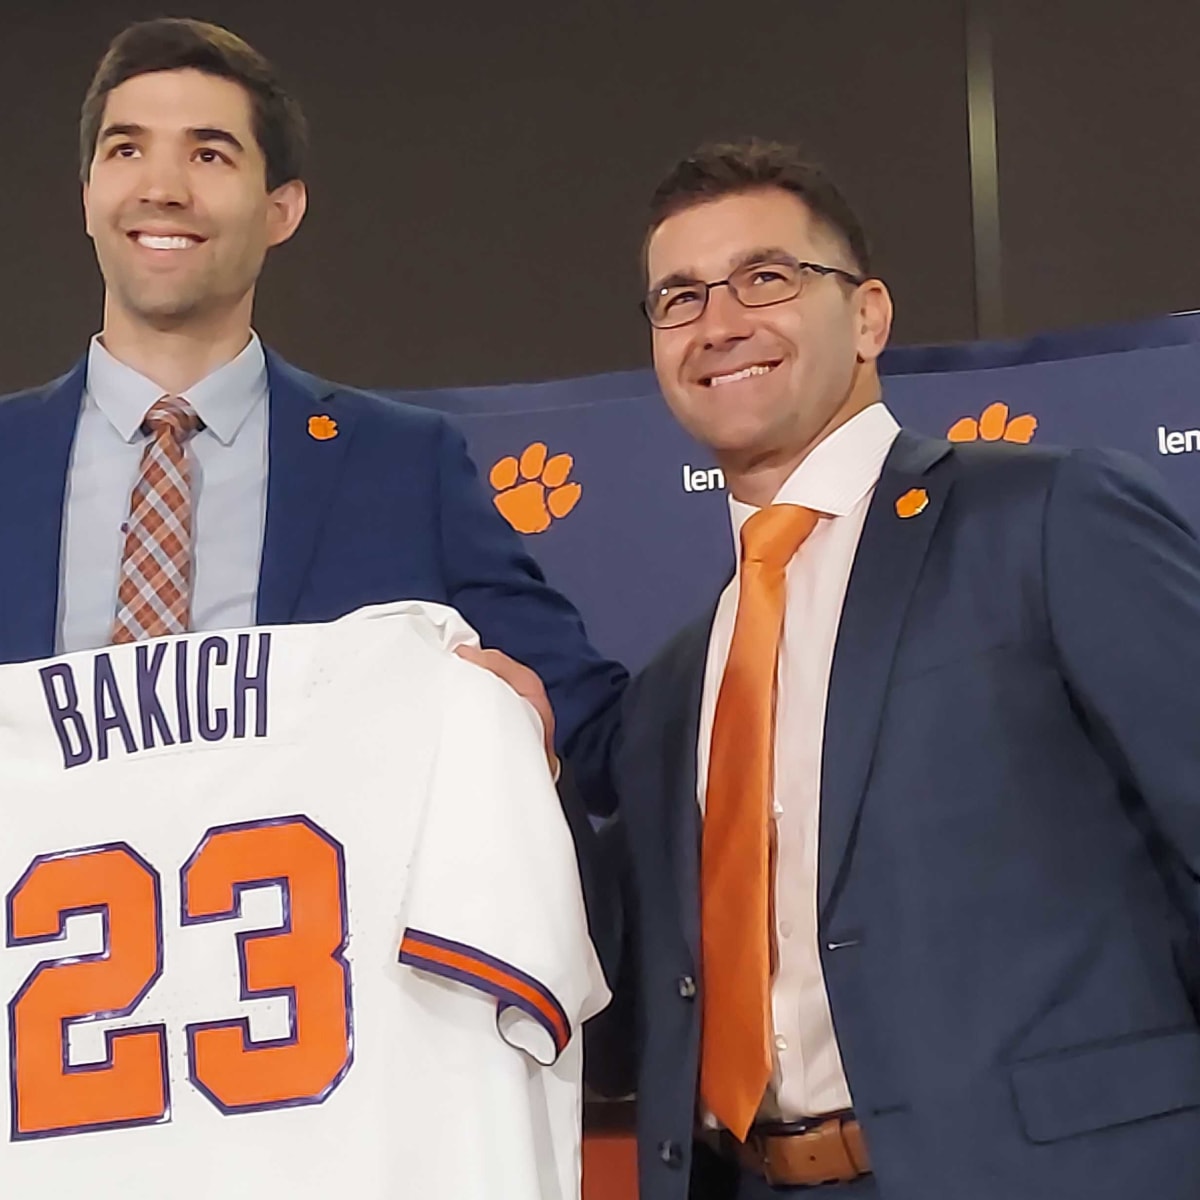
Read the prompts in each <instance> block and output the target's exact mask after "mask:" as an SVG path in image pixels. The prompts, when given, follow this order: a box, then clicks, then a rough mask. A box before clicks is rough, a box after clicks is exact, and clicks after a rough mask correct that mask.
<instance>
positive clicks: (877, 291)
mask: <svg viewBox="0 0 1200 1200" xmlns="http://www.w3.org/2000/svg"><path fill="white" fill-rule="evenodd" d="M892 313H893V310H892V295H891V293H890V292H889V291H888V289H887V284H886V283H884V282H883V280H882V279H868V280H867V282H866V283H864V284H861V285H860V286H859V289H858V313H857V319H858V330H857V339H856V340H857V345H856V349H857V351H858V358H859V361H860V362H874V361H875V360H876V359H877V358H878V357H879V356H880V355H881V354H882V353H883V349H884V347H885V346H886V345H887V342H888V337H889V335H890V334H891V332H892Z"/></svg>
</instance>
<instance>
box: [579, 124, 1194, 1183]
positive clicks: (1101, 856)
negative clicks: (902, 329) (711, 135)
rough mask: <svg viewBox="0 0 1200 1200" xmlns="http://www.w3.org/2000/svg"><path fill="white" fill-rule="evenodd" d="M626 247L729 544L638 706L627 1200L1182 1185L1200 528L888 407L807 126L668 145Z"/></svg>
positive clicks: (624, 754)
mask: <svg viewBox="0 0 1200 1200" xmlns="http://www.w3.org/2000/svg"><path fill="white" fill-rule="evenodd" d="M645 266H646V272H647V277H648V283H649V285H650V286H649V290H648V292H647V295H646V297H645V300H644V309H645V313H646V316H647V317H648V319H649V322H650V325H651V327H652V340H653V348H654V361H655V366H656V370H657V373H658V378H659V382H660V385H661V387H662V391H663V393H664V395H665V397H666V400H667V403H668V405H669V406H670V408H671V410H672V411H673V412H674V414H675V416H676V417H677V418H678V420H679V421H680V423H681V424H682V425H683V426H684V427H685V428H686V429H687V430H688V432H689V433H691V434H692V435H693V436H695V437H697V438H698V439H700V440H701V441H703V442H705V443H706V444H707V445H709V446H710V447H711V448H712V450H713V453H714V455H715V457H716V459H717V462H718V463H719V464H720V466H721V467H722V468H723V470H724V473H725V477H726V479H727V481H728V484H729V489H730V500H729V504H730V517H731V521H732V525H733V532H734V538H735V543H736V544H737V546H738V570H737V574H736V576H735V577H734V579H733V580H732V581H731V582H730V584H729V585H728V587H727V588H726V589H725V591H724V592H723V593H722V595H721V596H720V598H719V600H718V601H717V603H716V606H715V609H714V610H713V611H712V612H711V613H709V614H708V615H707V616H706V617H705V619H704V620H702V621H701V622H700V623H699V624H697V625H696V626H694V627H693V628H691V629H688V630H685V631H684V632H683V633H682V634H680V635H679V637H678V638H677V639H675V641H674V642H673V643H672V644H671V645H669V646H668V647H667V648H666V650H664V652H663V653H662V654H661V655H660V656H659V658H658V659H656V660H655V662H654V663H652V664H651V665H650V666H649V667H648V668H647V669H646V670H645V671H644V672H643V674H642V675H641V676H640V677H639V678H638V679H637V680H635V681H634V682H633V683H632V684H631V685H630V689H629V691H628V692H627V694H626V699H625V702H624V709H623V713H622V728H621V733H620V736H619V738H618V740H617V742H616V745H615V760H614V775H615V781H616V786H617V792H618V795H619V798H620V815H621V824H622V826H623V830H624V835H625V840H626V844H627V846H628V849H629V854H630V858H631V872H630V875H631V879H632V884H631V896H630V901H631V902H630V911H631V912H632V913H634V914H636V915H635V916H633V917H632V918H631V921H630V926H631V935H632V940H633V942H634V946H633V947H632V949H631V951H630V954H629V955H628V957H627V960H626V964H625V969H624V973H625V978H624V979H623V981H622V986H621V987H620V988H619V991H623V992H624V995H623V996H622V997H621V999H620V1000H619V1002H618V1005H617V1006H616V1007H614V1009H613V1010H612V1013H613V1016H612V1018H611V1019H610V1020H612V1021H614V1022H616V1018H617V1016H618V1015H619V1014H620V1013H622V1012H624V1013H626V1014H629V1020H630V1023H631V1024H632V1025H633V1026H635V1027H636V1028H637V1030H638V1033H637V1038H636V1044H637V1045H638V1047H639V1051H638V1058H639V1062H638V1064H637V1078H636V1087H637V1091H638V1127H639V1144H640V1171H641V1197H642V1200H684V1197H691V1198H692V1200H718V1198H720V1200H732V1198H734V1197H737V1198H739V1200H747V1198H758V1200H762V1198H765V1197H769V1196H780V1195H787V1196H796V1197H799V1196H804V1197H810V1196H811V1197H821V1198H822V1200H825V1198H828V1200H835V1198H836V1200H841V1198H843V1197H844V1198H846V1200H850V1198H851V1197H853V1198H855V1200H858V1198H861V1197H882V1198H883V1200H966V1198H969V1200H1015V1198H1017V1197H1020V1198H1021V1200H1075V1198H1079V1200H1083V1198H1085V1197H1087V1198H1089V1200H1091V1198H1094V1197H1100V1196H1104V1197H1113V1198H1117V1197H1134V1196H1154V1197H1155V1198H1156V1200H1164V1198H1165V1200H1185V1198H1189V1197H1195V1196H1196V1195H1197V1194H1200V1029H1198V1027H1197V1001H1198V1000H1200V989H1198V988H1197V980H1198V979H1200V952H1198V949H1197V943H1196V938H1195V921H1194V916H1195V912H1194V907H1193V899H1194V893H1195V884H1196V880H1197V878H1200V789H1198V787H1197V784H1196V782H1195V781H1196V779H1197V778H1200V739H1198V738H1197V736H1196V730H1197V729H1198V728H1200V693H1197V689H1196V686H1195V680H1196V679H1197V678H1198V677H1200V546H1198V545H1197V542H1196V540H1195V538H1194V537H1193V535H1192V533H1191V532H1190V531H1189V530H1188V529H1187V527H1186V526H1185V525H1184V523H1183V522H1182V520H1181V519H1180V518H1179V517H1178V516H1177V515H1176V514H1175V513H1174V512H1173V511H1172V510H1171V509H1170V507H1169V506H1168V505H1167V504H1166V503H1165V502H1164V501H1163V500H1162V499H1161V498H1160V497H1159V495H1158V493H1157V491H1156V489H1155V485H1154V483H1153V482H1152V481H1151V480H1150V479H1148V478H1146V476H1145V475H1144V473H1143V471H1142V470H1141V468H1139V467H1138V466H1137V465H1136V464H1135V463H1134V462H1132V461H1129V460H1127V459H1124V458H1121V457H1118V456H1116V455H1111V454H1107V453H1098V452H1092V451H1075V452H1063V451H1056V450H1047V449H1031V448H1027V447H1015V446H1007V445H1005V446H999V445H997V446H991V445H983V444H981V445H967V446H951V445H950V444H949V443H946V442H942V441H934V440H931V439H928V438H924V437H919V436H917V435H915V434H912V433H910V432H908V431H905V430H901V429H900V428H899V426H898V425H897V424H896V422H895V420H894V419H893V417H892V416H891V414H890V413H889V412H888V410H887V408H886V407H885V406H884V404H883V401H882V389H881V385H880V380H879V376H878V372H877V370H876V363H877V361H878V358H879V355H880V353H881V351H882V350H883V348H884V345H885V343H886V342H887V338H888V333H889V329H890V325H891V317H892V304H891V299H890V297H889V295H888V291H887V288H886V287H885V286H884V284H883V283H882V282H881V281H880V280H879V279H878V278H876V277H875V276H874V275H873V274H872V265H871V261H870V256H869V251H868V248H867V241H866V238H865V236H864V233H863V230H862V227H861V225H860V224H859V222H858V220H857V219H856V217H855V216H854V214H853V212H852V211H851V209H850V208H849V206H848V205H847V203H846V201H845V200H844V199H843V198H842V196H841V194H840V193H839V192H838V190H837V189H836V187H835V186H834V185H833V184H832V183H831V182H830V181H829V180H828V179H827V178H826V177H825V176H824V175H823V174H821V173H820V172H819V171H817V170H815V169H814V168H812V167H811V166H809V165H806V164H805V163H804V162H803V161H801V160H800V159H799V158H798V157H797V155H796V154H795V153H794V152H793V151H791V150H789V149H788V148H786V147H782V146H776V145H770V144H761V143H750V144H743V145H735V146H716V147H707V148H704V149H702V150H701V151H699V152H698V153H697V154H695V155H693V156H692V157H690V158H688V159H686V160H684V161H683V162H681V163H680V164H678V165H677V166H676V167H675V168H674V169H673V170H672V171H671V173H670V174H669V175H668V176H667V178H666V179H665V180H664V182H663V183H662V184H661V185H660V187H659V189H658V191H657V192H656V193H655V196H654V200H653V203H652V207H651V219H650V230H649V234H648V236H647V240H646V245H645ZM603 1020H604V1018H601V1021H603ZM616 1024H617V1026H619V1025H620V1022H616ZM595 1032H596V1040H597V1044H596V1045H595V1046H594V1048H593V1062H594V1064H595V1065H596V1066H598V1067H608V1068H610V1069H611V1068H612V1067H613V1066H614V1062H615V1057H614V1056H615V1054H616V1050H614V1049H613V1047H617V1048H618V1049H619V1048H620V1047H621V1046H626V1047H628V1046H630V1045H633V1044H635V1042H634V1039H633V1037H632V1036H630V1035H628V1034H627V1033H626V1032H625V1031H624V1030H623V1029H621V1028H619V1027H616V1037H615V1038H606V1037H605V1036H604V1035H605V1034H606V1033H607V1034H612V1033H613V1028H610V1029H609V1030H607V1031H605V1030H604V1029H603V1028H602V1027H601V1026H599V1025H598V1026H597V1027H596V1030H595ZM606 1042H607V1045H606V1044H605V1043H606ZM606 1052H607V1055H608V1056H607V1057H606ZM598 1074H599V1072H598ZM617 1082H618V1085H619V1084H621V1083H624V1084H625V1086H632V1083H633V1081H632V1080H624V1081H617Z"/></svg>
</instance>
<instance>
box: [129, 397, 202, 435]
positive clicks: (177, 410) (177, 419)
mask: <svg viewBox="0 0 1200 1200" xmlns="http://www.w3.org/2000/svg"><path fill="white" fill-rule="evenodd" d="M201 423H202V422H201V420H200V418H199V417H198V416H197V415H196V410H195V409H194V408H193V407H192V406H191V405H190V404H189V403H188V402H187V401H186V400H185V399H184V398H183V397H182V396H164V397H163V398H162V399H161V400H156V401H155V402H154V403H153V405H151V407H150V411H149V412H147V413H146V415H145V417H144V418H143V419H142V428H143V429H144V430H145V431H146V432H147V433H149V434H150V435H151V436H156V435H158V434H159V433H162V432H164V431H166V432H167V433H169V434H170V435H171V437H173V438H174V440H175V441H177V442H186V441H187V440H188V438H190V437H191V436H192V434H194V433H195V432H196V431H197V430H198V429H199V428H200V426H201Z"/></svg>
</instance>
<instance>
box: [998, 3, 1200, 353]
mask: <svg viewBox="0 0 1200 1200" xmlns="http://www.w3.org/2000/svg"><path fill="white" fill-rule="evenodd" d="M994 7H995V9H996V14H997V37H996V78H997V83H996V93H997V106H998V114H997V117H998V119H997V125H998V158H999V165H1000V184H1001V189H1000V201H1001V230H1002V235H1003V242H1004V263H1005V269H1004V287H1005V300H1006V312H1007V317H1008V321H1007V324H1008V327H1009V331H1010V332H1012V333H1028V332H1033V331H1038V330H1042V329H1051V328H1056V327H1059V326H1064V325H1080V324H1090V323H1093V322H1099V321H1111V320H1123V319H1126V318H1133V317H1142V316H1152V315H1156V314H1158V313H1163V312H1171V311H1179V310H1186V309H1193V308H1200V154H1198V153H1197V148H1198V147H1200V70H1198V69H1197V68H1198V64H1200V4H1198V3H1196V0H1103V2H1102V3H1101V2H1098V0H1052V2H1047V0H999V2H997V3H995V5H994Z"/></svg>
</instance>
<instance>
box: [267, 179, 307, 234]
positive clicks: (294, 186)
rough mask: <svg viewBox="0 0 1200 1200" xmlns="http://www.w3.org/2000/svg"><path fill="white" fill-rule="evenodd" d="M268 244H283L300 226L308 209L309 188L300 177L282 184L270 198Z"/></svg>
mask: <svg viewBox="0 0 1200 1200" xmlns="http://www.w3.org/2000/svg"><path fill="white" fill-rule="evenodd" d="M268 203H269V204H270V206H271V207H270V212H269V215H268V221H269V228H268V232H267V245H268V246H281V245H282V244H283V243H284V242H286V241H287V240H288V239H289V238H290V237H291V236H292V234H294V233H295V232H296V230H297V229H299V228H300V222H301V221H303V220H304V214H305V213H306V212H307V211H308V188H306V187H305V186H304V184H303V182H302V181H301V180H299V179H291V180H289V181H288V182H287V183H284V184H281V185H280V186H279V187H277V188H276V189H275V190H274V191H273V192H272V193H271V195H270V197H269V199H268Z"/></svg>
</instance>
